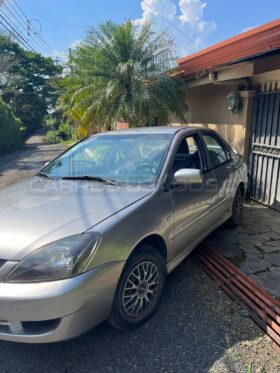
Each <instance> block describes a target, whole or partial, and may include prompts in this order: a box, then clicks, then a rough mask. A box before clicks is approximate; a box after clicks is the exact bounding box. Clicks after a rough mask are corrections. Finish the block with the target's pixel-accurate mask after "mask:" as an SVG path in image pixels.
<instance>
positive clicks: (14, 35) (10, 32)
mask: <svg viewBox="0 0 280 373" xmlns="http://www.w3.org/2000/svg"><path fill="white" fill-rule="evenodd" d="M0 25H2V26H3V27H4V28H5V29H6V30H7V31H8V32H9V34H11V35H12V36H13V37H14V38H15V39H16V40H17V41H18V42H19V43H20V44H22V41H21V40H20V39H19V38H18V37H17V35H16V34H14V33H13V32H12V31H11V30H10V29H9V28H8V27H7V26H6V25H5V24H4V23H3V22H2V21H1V20H0ZM25 48H26V49H27V50H28V51H29V52H32V50H31V49H29V48H28V47H26V46H25Z"/></svg>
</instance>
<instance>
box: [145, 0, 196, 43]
mask: <svg viewBox="0 0 280 373" xmlns="http://www.w3.org/2000/svg"><path fill="white" fill-rule="evenodd" d="M143 3H144V4H145V5H146V6H147V7H148V8H149V9H150V10H151V11H152V12H154V13H156V14H157V15H158V16H160V17H161V18H162V19H164V20H165V22H167V23H168V24H169V25H170V26H172V27H173V28H174V29H175V30H177V31H178V32H179V33H180V34H181V35H183V36H184V37H185V38H187V39H188V40H189V41H190V42H191V43H193V44H194V45H195V46H196V47H197V48H201V45H199V44H198V43H197V42H196V41H194V40H193V39H192V38H191V37H189V36H188V35H187V34H186V33H185V32H184V31H182V30H181V29H180V28H179V27H177V26H176V25H174V23H172V22H171V21H169V19H168V18H166V17H165V16H164V15H163V14H161V13H160V12H159V11H158V10H156V9H154V8H153V7H151V5H150V4H148V3H146V1H143Z"/></svg>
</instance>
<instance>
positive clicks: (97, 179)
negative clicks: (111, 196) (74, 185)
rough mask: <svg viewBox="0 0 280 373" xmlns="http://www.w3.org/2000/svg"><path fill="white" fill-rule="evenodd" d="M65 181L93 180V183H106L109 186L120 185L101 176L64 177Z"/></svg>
mask: <svg viewBox="0 0 280 373" xmlns="http://www.w3.org/2000/svg"><path fill="white" fill-rule="evenodd" d="M62 179H63V180H90V181H91V180H92V181H98V182H100V183H105V184H109V185H116V186H119V185H120V184H119V183H117V182H116V181H115V180H110V179H105V178H104V177H100V176H90V175H84V176H64V177H62Z"/></svg>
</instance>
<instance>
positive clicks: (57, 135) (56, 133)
mask: <svg viewBox="0 0 280 373" xmlns="http://www.w3.org/2000/svg"><path fill="white" fill-rule="evenodd" d="M71 139H72V128H71V126H70V124H69V123H61V124H60V125H59V127H58V129H57V130H50V131H48V132H47V133H46V136H45V137H44V141H45V142H46V143H48V144H57V143H59V142H61V141H67V140H71Z"/></svg>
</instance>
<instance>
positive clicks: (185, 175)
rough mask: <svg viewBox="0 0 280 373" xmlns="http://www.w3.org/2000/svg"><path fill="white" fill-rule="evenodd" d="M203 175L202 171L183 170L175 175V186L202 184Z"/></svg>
mask: <svg viewBox="0 0 280 373" xmlns="http://www.w3.org/2000/svg"><path fill="white" fill-rule="evenodd" d="M201 183H202V175H201V171H200V170H198V169H196V168H182V169H180V170H178V171H176V172H175V174H174V184H175V185H184V184H201Z"/></svg>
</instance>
